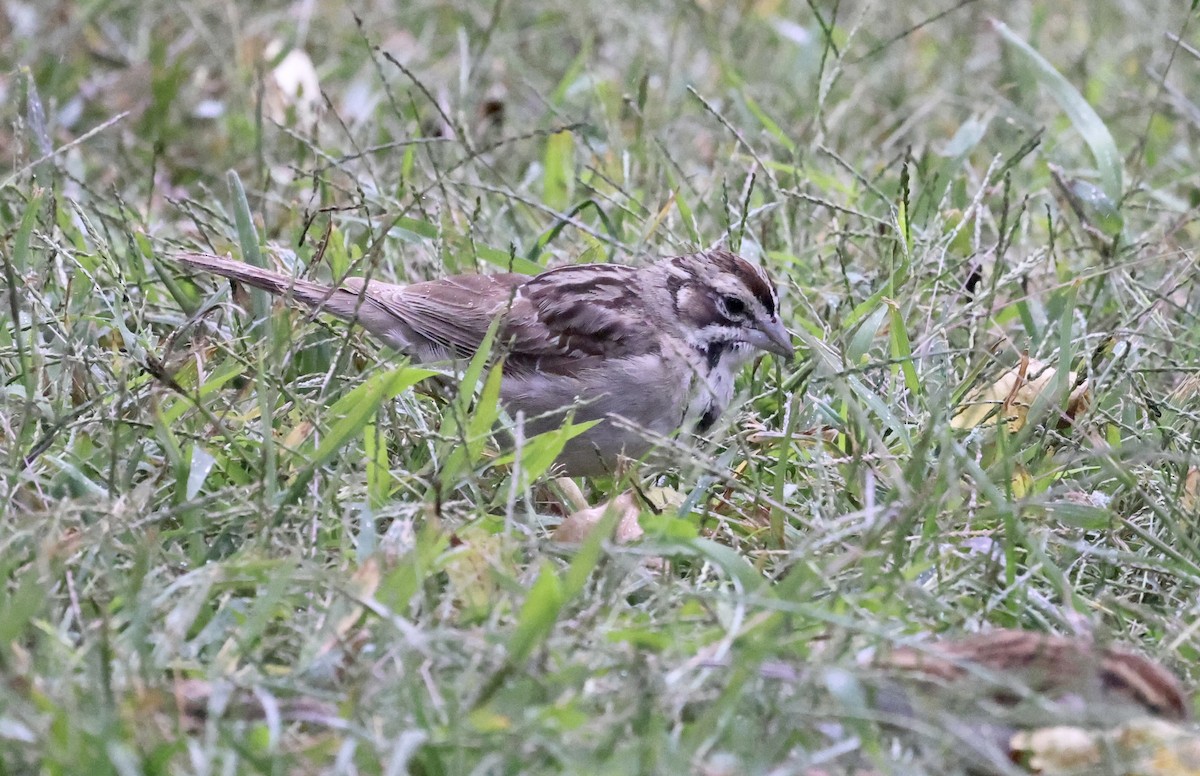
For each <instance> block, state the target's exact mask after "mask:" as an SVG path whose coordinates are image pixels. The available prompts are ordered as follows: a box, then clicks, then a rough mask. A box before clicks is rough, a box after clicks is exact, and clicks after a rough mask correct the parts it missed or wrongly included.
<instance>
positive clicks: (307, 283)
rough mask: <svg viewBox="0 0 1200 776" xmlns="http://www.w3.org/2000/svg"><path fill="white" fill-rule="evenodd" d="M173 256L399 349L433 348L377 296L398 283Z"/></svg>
mask: <svg viewBox="0 0 1200 776" xmlns="http://www.w3.org/2000/svg"><path fill="white" fill-rule="evenodd" d="M174 258H175V260H176V261H178V262H180V263H181V264H186V265H188V266H189V267H195V268H196V269H201V270H204V271H205V272H211V273H213V274H216V275H222V276H224V277H227V278H231V279H233V280H236V281H238V282H240V283H245V284H246V285H248V286H253V287H255V288H261V289H262V290H264V291H267V292H270V293H272V294H276V295H278V296H283V297H291V298H292V299H295V300H297V301H299V302H302V303H303V304H306V305H308V306H309V307H312V308H315V309H319V310H324V311H325V312H327V313H330V314H332V315H335V316H337V317H338V318H341V319H342V320H344V321H352V322H356V323H358V324H359V325H360V326H362V327H363V328H364V329H366V330H367V331H369V332H371V333H372V334H374V335H375V336H377V337H379V338H380V339H381V340H383V342H384V343H386V344H387V345H390V346H391V347H393V348H395V349H397V350H399V351H402V352H413V351H416V354H417V355H421V356H424V355H427V354H426V353H425V352H424V350H423V349H429V348H432V347H434V344H433V343H429V342H428V341H427V340H426V338H423V337H420V336H419V335H416V334H415V332H413V330H412V328H411V327H410V326H409V325H408V324H407V323H405V322H404V321H403V320H402V319H401V317H400V316H399V315H397V313H396V312H395V310H393V309H392V308H391V307H390V306H389V305H388V304H386V303H384V302H382V301H381V300H380V299H378V298H377V297H376V292H387V291H390V292H392V294H393V295H395V293H396V292H397V291H399V290H400V288H401V287H400V286H394V285H391V284H388V283H380V282H378V281H374V282H372V283H371V284H370V287H369V288H366V287H364V286H365V284H364V281H363V279H362V278H346V280H345V285H343V286H341V287H340V288H334V287H333V286H328V285H325V284H324V283H314V282H312V281H311V280H301V279H300V278H294V277H291V276H289V275H284V274H283V273H280V272H273V271H272V270H269V269H261V268H259V267H255V266H254V265H252V264H247V263H246V262H244V261H233V260H232V259H224V258H221V257H218V256H210V255H209V254H206V253H180V254H176V256H175V257H174Z"/></svg>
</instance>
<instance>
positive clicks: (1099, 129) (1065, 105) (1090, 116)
mask: <svg viewBox="0 0 1200 776" xmlns="http://www.w3.org/2000/svg"><path fill="white" fill-rule="evenodd" d="M992 26H993V27H994V28H995V30H996V32H998V33H999V34H1000V37H1001V38H1003V39H1004V40H1005V42H1007V43H1008V44H1009V45H1010V46H1012V48H1013V50H1014V51H1016V52H1017V53H1019V54H1020V55H1021V56H1022V58H1023V59H1024V60H1025V61H1026V62H1027V63H1028V64H1029V65H1031V66H1032V67H1033V70H1034V73H1035V74H1036V76H1037V80H1038V83H1040V84H1041V85H1042V87H1043V88H1045V89H1046V91H1048V92H1049V93H1050V96H1051V97H1053V98H1054V101H1055V102H1057V103H1058V107H1060V108H1062V110H1063V112H1064V113H1066V114H1067V118H1068V119H1070V121H1071V125H1072V126H1074V127H1075V131H1076V132H1078V133H1079V134H1080V136H1082V137H1083V140H1084V142H1085V143H1087V145H1088V148H1090V149H1091V151H1092V157H1093V158H1094V159H1095V161H1096V170H1097V172H1098V173H1099V174H1100V185H1101V187H1102V188H1103V189H1104V193H1105V194H1107V195H1108V198H1109V199H1111V200H1112V201H1113V202H1120V201H1121V200H1122V198H1123V195H1124V191H1125V185H1124V165H1123V163H1122V161H1121V154H1120V152H1119V151H1117V144H1116V141H1114V140H1113V136H1112V133H1111V132H1109V131H1108V127H1107V126H1105V124H1104V122H1103V121H1101V119H1100V116H1099V115H1098V114H1097V113H1096V111H1095V109H1093V108H1092V106H1091V105H1089V104H1088V102H1087V100H1086V99H1084V97H1083V95H1082V94H1080V93H1079V90H1078V89H1076V88H1075V87H1074V86H1073V85H1072V84H1071V82H1070V81H1068V80H1067V79H1066V78H1064V77H1063V75H1062V73H1060V72H1058V70H1056V69H1055V68H1054V65H1052V64H1050V62H1049V61H1047V60H1046V58H1045V57H1043V56H1042V55H1041V54H1039V53H1038V52H1037V50H1036V49H1034V48H1033V47H1032V46H1030V45H1029V44H1028V43H1026V42H1025V41H1024V40H1023V39H1022V38H1021V37H1020V36H1019V35H1017V34H1016V33H1015V32H1013V31H1012V30H1010V29H1009V28H1008V26H1007V25H1006V24H1004V23H1003V22H1001V21H998V20H995V19H993V20H992Z"/></svg>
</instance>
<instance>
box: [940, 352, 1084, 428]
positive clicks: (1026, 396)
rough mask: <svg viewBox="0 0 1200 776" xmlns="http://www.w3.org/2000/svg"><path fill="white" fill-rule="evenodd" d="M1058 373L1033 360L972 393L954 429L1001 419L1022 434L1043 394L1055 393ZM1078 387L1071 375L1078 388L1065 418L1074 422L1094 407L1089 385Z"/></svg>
mask: <svg viewBox="0 0 1200 776" xmlns="http://www.w3.org/2000/svg"><path fill="white" fill-rule="evenodd" d="M1057 378H1058V372H1057V370H1056V369H1054V368H1053V367H1050V366H1048V365H1046V364H1044V363H1042V362H1041V361H1038V360H1036V359H1031V358H1025V359H1022V361H1021V363H1020V364H1018V365H1017V366H1014V367H1013V368H1012V369H1010V370H1008V371H1007V372H1005V373H1004V374H1003V375H1001V376H1000V379H998V380H996V382H994V383H992V384H991V385H988V386H985V387H983V388H980V389H977V390H975V391H972V392H971V394H970V395H968V396H967V398H966V399H964V400H963V403H962V404H960V405H959V406H958V408H957V409H956V410H955V412H954V417H952V418H951V419H950V425H951V427H953V428H959V429H969V428H976V427H978V426H994V425H996V423H997V422H998V421H999V420H1000V419H1002V418H1003V419H1004V421H1005V422H1006V423H1007V424H1008V430H1009V431H1010V432H1014V433H1015V432H1017V431H1020V430H1021V428H1023V427H1024V426H1025V423H1026V421H1027V420H1028V417H1029V410H1030V408H1031V407H1033V406H1034V402H1036V401H1037V400H1038V399H1039V398H1041V397H1042V395H1043V394H1047V398H1048V394H1049V391H1051V390H1053V388H1054V386H1055V381H1056V380H1057ZM1076 383H1077V376H1076V374H1075V373H1074V372H1068V373H1067V385H1068V386H1074V387H1073V388H1072V390H1071V394H1070V396H1069V397H1068V398H1067V406H1066V408H1065V410H1064V414H1065V415H1066V417H1067V418H1068V419H1071V420H1073V419H1074V418H1075V417H1077V416H1078V415H1079V414H1080V413H1082V412H1084V411H1085V410H1087V408H1088V407H1089V406H1091V403H1092V394H1091V389H1090V388H1089V386H1088V383H1087V381H1086V380H1085V381H1083V382H1082V383H1079V384H1078V385H1076Z"/></svg>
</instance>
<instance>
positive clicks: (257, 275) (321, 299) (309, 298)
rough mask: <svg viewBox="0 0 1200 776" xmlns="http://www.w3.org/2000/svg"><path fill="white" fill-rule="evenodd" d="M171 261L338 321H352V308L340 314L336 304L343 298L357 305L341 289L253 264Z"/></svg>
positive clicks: (190, 257) (189, 257)
mask: <svg viewBox="0 0 1200 776" xmlns="http://www.w3.org/2000/svg"><path fill="white" fill-rule="evenodd" d="M172 258H174V259H175V261H178V262H180V263H181V264H187V265H188V266H189V267H196V268H197V269H202V270H204V271H206V272H212V273H213V274H216V275H223V276H225V277H227V278H232V279H234V280H236V281H238V282H240V283H245V284H246V285H248V286H254V287H255V288H261V289H262V290H264V291H269V292H271V293H272V294H276V295H278V296H289V295H290V296H291V297H292V298H294V299H296V300H297V301H300V302H303V303H304V304H307V305H308V306H310V307H320V308H324V309H327V310H329V312H331V313H333V314H334V315H337V316H338V317H340V318H346V319H347V320H349V319H350V318H353V317H354V307H353V306H351V307H350V308H349V309H348V310H346V311H345V312H342V310H341V308H342V304H339V302H338V301H336V300H338V299H339V297H341V296H343V295H344V296H349V297H350V300H349V301H351V302H357V298H356V296H357V295H354V294H350V293H348V292H346V291H344V290H342V289H338V290H336V291H335V290H334V289H333V287H332V286H327V285H324V284H322V283H313V282H312V281H311V280H301V279H299V278H293V277H289V276H287V275H284V274H283V273H281V272H272V271H271V270H269V269H259V268H258V267H256V266H254V265H253V264H247V263H246V262H244V261H233V260H232V259H223V258H221V257H219V256H211V255H209V254H207V253H178V254H175V255H174V256H173V257H172Z"/></svg>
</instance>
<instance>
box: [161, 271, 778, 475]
mask: <svg viewBox="0 0 1200 776" xmlns="http://www.w3.org/2000/svg"><path fill="white" fill-rule="evenodd" d="M174 258H175V259H176V260H177V261H178V262H179V263H181V264H184V265H186V266H188V267H191V268H194V269H198V270H203V271H205V272H209V273H213V274H216V275H223V276H225V277H228V278H231V279H232V280H235V281H238V282H241V283H245V284H246V285H250V286H253V287H255V288H260V289H263V290H265V291H268V292H270V293H272V294H277V295H279V296H282V297H285V298H288V299H291V300H294V301H296V302H300V303H301V304H304V305H307V306H308V307H310V308H314V309H318V310H322V311H325V312H328V313H331V314H332V315H334V316H336V317H338V318H342V319H344V320H347V321H351V322H354V323H357V324H358V325H360V326H362V327H363V328H364V329H366V330H367V331H369V332H370V333H371V334H373V335H374V336H375V337H377V338H378V339H379V340H381V341H382V342H383V343H384V344H386V345H388V346H390V347H391V348H394V349H395V350H397V351H399V352H401V353H403V354H405V355H407V356H409V357H410V358H412V359H413V361H415V362H417V363H423V364H435V363H445V362H455V361H461V360H463V359H469V358H470V357H471V356H472V355H474V353H475V352H476V350H477V349H478V348H479V346H480V344H481V343H482V342H483V340H484V337H485V336H486V334H487V332H488V330H489V328H490V327H491V325H492V324H493V322H496V323H497V324H498V329H497V331H498V337H497V340H496V342H497V350H498V351H499V353H500V354H502V355H503V370H504V371H503V376H502V379H501V385H500V400H501V403H502V404H503V406H504V407H505V409H506V411H507V412H508V413H509V415H510V416H511V417H514V418H523V419H524V424H525V425H524V430H525V434H526V435H527V436H528V435H534V434H540V433H543V432H546V431H551V430H554V429H557V428H560V427H561V426H562V424H563V422H564V421H565V420H566V418H567V417H568V415H569V414H571V413H573V415H572V417H573V419H574V421H575V422H577V423H579V422H583V421H588V420H595V421H599V422H598V423H597V424H596V425H594V426H592V427H591V428H589V429H588V430H586V431H584V432H583V433H582V434H580V435H578V436H576V437H573V438H572V439H571V440H569V441H568V442H567V444H566V447H565V449H564V450H563V452H562V453H561V455H559V457H558V459H557V463H558V465H559V467H560V472H561V473H562V474H565V475H566V476H572V477H573V476H594V475H601V474H606V473H611V472H612V471H614V470H615V468H616V466H617V463H618V462H619V460H620V459H621V458H622V457H624V458H630V459H641V458H643V457H644V456H646V455H647V454H648V453H649V452H650V451H651V450H652V449H654V448H655V447H656V446H657V443H658V442H659V441H661V440H662V439H663V438H664V437H667V436H670V435H671V434H673V433H675V432H676V431H679V430H683V431H685V432H688V433H696V434H703V433H704V432H706V431H708V430H709V429H711V428H712V426H713V425H714V424H715V423H716V421H717V419H718V418H719V417H720V416H721V413H722V412H724V410H725V409H726V407H728V405H729V403H730V401H732V399H733V388H734V379H735V377H736V376H737V374H738V372H739V370H741V368H742V367H743V366H745V365H746V364H747V363H749V361H750V360H751V359H753V358H754V356H755V355H756V354H757V353H759V352H767V353H772V354H774V355H776V356H780V357H783V358H788V359H790V358H791V357H792V356H793V355H794V353H795V350H794V348H793V346H792V343H791V336H790V334H789V333H788V330H787V329H786V328H785V327H784V325H783V323H782V321H781V320H780V312H779V294H778V291H777V290H776V286H775V284H774V283H773V282H772V280H771V278H770V277H769V276H768V275H767V273H766V272H765V271H764V270H763V269H762V268H761V267H759V266H758V265H756V264H753V263H751V262H749V261H747V260H746V259H744V258H742V257H740V256H737V255H735V254H733V253H731V252H729V251H725V250H711V251H703V252H699V253H691V254H687V255H683V256H674V257H670V258H663V259H661V260H659V261H656V262H654V263H652V264H648V265H645V266H640V267H631V266H624V265H617V264H579V265H572V266H564V267H559V268H556V269H551V270H548V271H546V272H543V273H541V274H539V275H536V276H532V277H530V276H528V275H520V274H515V273H498V274H491V275H483V274H465V275H455V276H451V277H445V278H441V279H438V280H431V281H425V282H418V283H411V284H408V285H396V284H392V283H384V282H381V281H377V280H370V281H368V280H366V279H364V278H361V277H347V278H343V279H342V280H341V281H340V283H339V284H338V285H336V286H330V285H325V284H322V283H316V282H313V281H310V280H305V279H302V278H298V277H293V276H290V275H286V274H283V273H280V272H274V271H271V270H266V269H260V268H258V267H255V266H253V265H250V264H246V263H244V262H239V261H234V260H231V259H228V258H221V257H218V256H212V255H208V254H202V253H182V254H177V255H176V256H175V257H174Z"/></svg>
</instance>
